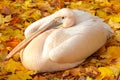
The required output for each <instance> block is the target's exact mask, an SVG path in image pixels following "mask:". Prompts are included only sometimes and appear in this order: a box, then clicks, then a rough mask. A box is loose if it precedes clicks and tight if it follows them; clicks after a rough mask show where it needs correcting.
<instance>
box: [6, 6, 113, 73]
mask: <svg viewBox="0 0 120 80" xmlns="http://www.w3.org/2000/svg"><path fill="white" fill-rule="evenodd" d="M51 22H52V23H51ZM56 23H62V27H60V28H57V29H56V28H53V27H52V28H49V27H50V26H53V25H54V26H55V24H56ZM46 24H47V28H45V27H46ZM42 28H45V29H44V30H43V31H41V29H42ZM48 28H49V29H48ZM37 30H39V31H41V32H40V33H39V34H37V32H36V31H37ZM39 31H38V32H39ZM35 32H36V33H35ZM112 33H113V30H112V29H111V28H110V27H109V25H107V24H106V23H105V22H103V20H102V19H101V18H99V17H97V16H93V15H91V14H89V13H87V12H84V11H80V10H71V9H68V8H63V9H60V10H59V11H57V12H55V13H54V14H52V15H50V16H47V17H45V18H42V19H40V20H38V21H36V22H34V23H32V24H31V25H30V26H29V27H28V28H27V29H26V30H25V37H26V39H27V40H28V39H29V37H31V35H32V36H34V35H33V34H37V35H36V36H35V37H33V38H31V40H29V41H28V42H27V43H25V45H22V47H20V48H19V45H18V46H17V47H16V48H15V49H13V51H12V52H11V53H10V54H8V56H7V57H6V59H9V58H10V57H12V56H13V55H14V54H15V53H16V52H15V50H16V51H20V50H21V49H22V48H23V50H21V51H20V58H21V62H22V64H23V65H24V66H25V67H26V68H27V69H30V70H34V71H37V72H53V71H60V70H65V69H69V68H73V67H75V66H77V65H79V64H80V63H82V62H83V61H84V60H85V59H86V58H87V57H89V56H90V55H92V54H93V53H94V52H96V51H97V50H98V49H99V48H101V47H102V46H103V45H104V44H105V43H106V41H107V39H109V38H110V37H111V35H112ZM24 42H26V41H24ZM24 42H23V43H22V44H24Z"/></svg>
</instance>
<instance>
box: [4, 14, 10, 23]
mask: <svg viewBox="0 0 120 80" xmlns="http://www.w3.org/2000/svg"><path fill="white" fill-rule="evenodd" d="M11 20H12V18H11V15H8V16H6V17H5V18H4V22H9V21H11Z"/></svg>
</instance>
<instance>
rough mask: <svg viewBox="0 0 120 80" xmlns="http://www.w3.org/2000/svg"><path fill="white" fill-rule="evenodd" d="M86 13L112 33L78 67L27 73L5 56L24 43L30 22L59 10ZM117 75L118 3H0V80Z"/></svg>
mask: <svg viewBox="0 0 120 80" xmlns="http://www.w3.org/2000/svg"><path fill="white" fill-rule="evenodd" d="M63 7H68V8H71V9H79V10H84V11H87V12H89V13H91V14H93V15H96V16H99V17H101V18H103V19H104V21H105V22H106V23H108V24H109V25H110V27H111V28H112V29H113V30H114V32H115V33H114V34H113V37H112V38H111V39H110V40H108V41H107V43H106V44H105V46H103V47H102V48H101V49H100V50H98V51H97V52H96V53H94V54H93V55H92V56H90V57H89V58H88V59H87V60H86V61H85V62H84V63H82V64H81V65H79V66H78V67H75V68H72V69H69V70H65V71H61V72H53V73H38V74H35V73H34V71H30V70H27V69H25V68H24V67H23V65H22V64H21V62H20V59H19V55H15V56H14V57H13V58H12V59H10V60H9V61H4V58H5V56H6V55H7V54H8V53H9V52H10V51H11V50H12V49H13V48H14V47H15V46H16V45H17V44H18V43H20V42H21V41H22V40H23V39H24V35H23V32H24V30H25V28H26V27H28V25H30V24H31V23H32V22H34V21H36V20H38V19H40V18H42V17H45V16H48V15H50V14H52V13H54V12H55V11H57V10H59V9H60V8H63ZM119 72H120V0H0V80H27V79H29V80H115V79H116V80H117V79H119V80H120V78H119Z"/></svg>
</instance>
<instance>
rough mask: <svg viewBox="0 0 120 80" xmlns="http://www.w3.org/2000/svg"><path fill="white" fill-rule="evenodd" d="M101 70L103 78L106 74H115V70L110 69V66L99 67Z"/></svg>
mask: <svg viewBox="0 0 120 80" xmlns="http://www.w3.org/2000/svg"><path fill="white" fill-rule="evenodd" d="M98 70H99V72H100V73H101V74H100V76H101V77H102V78H104V77H106V76H109V77H110V76H112V75H113V71H112V69H110V68H109V67H99V68H98Z"/></svg>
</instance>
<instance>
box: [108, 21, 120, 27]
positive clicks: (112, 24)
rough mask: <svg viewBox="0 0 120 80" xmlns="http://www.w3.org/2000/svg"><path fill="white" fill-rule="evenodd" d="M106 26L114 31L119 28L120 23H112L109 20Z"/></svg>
mask: <svg viewBox="0 0 120 80" xmlns="http://www.w3.org/2000/svg"><path fill="white" fill-rule="evenodd" d="M108 24H109V25H110V26H112V27H114V28H116V29H119V28H120V23H118V22H113V21H112V20H111V19H110V20H109V22H108Z"/></svg>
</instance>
